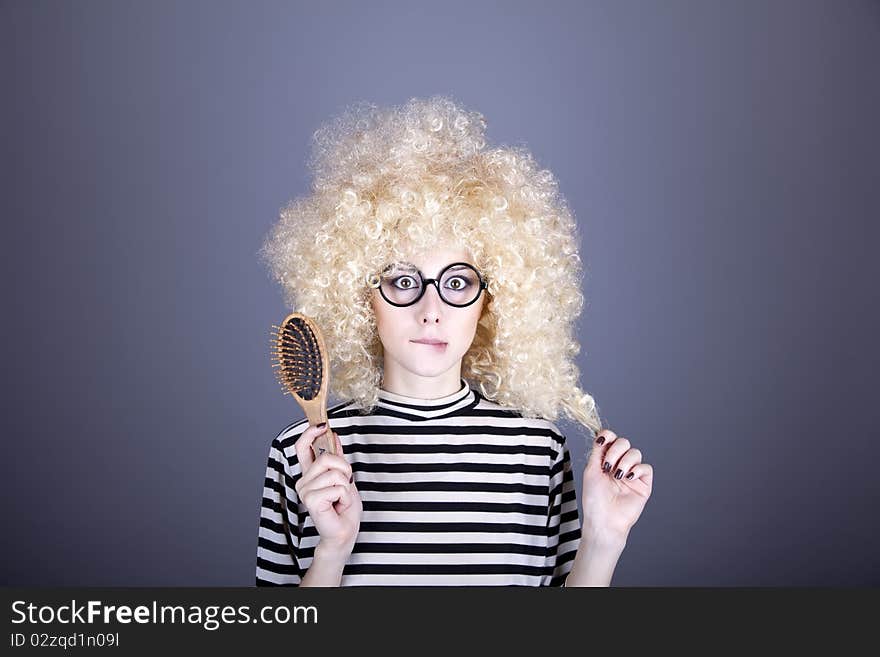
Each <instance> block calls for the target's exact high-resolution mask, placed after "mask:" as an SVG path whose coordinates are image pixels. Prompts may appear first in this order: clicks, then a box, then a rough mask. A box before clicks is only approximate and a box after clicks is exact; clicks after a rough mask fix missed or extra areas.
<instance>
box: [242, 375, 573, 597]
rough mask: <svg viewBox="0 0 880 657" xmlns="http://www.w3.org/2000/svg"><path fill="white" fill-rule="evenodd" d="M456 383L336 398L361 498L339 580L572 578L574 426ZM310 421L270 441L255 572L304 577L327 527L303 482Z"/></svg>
mask: <svg viewBox="0 0 880 657" xmlns="http://www.w3.org/2000/svg"><path fill="white" fill-rule="evenodd" d="M461 384H462V387H461V389H460V390H459V391H458V392H455V393H453V394H451V395H448V396H446V397H442V398H440V399H430V400H425V399H417V398H414V397H408V396H404V395H399V394H396V393H391V392H388V391H385V390H380V391H379V402H378V405H377V407H376V408H375V409H374V411H373V413H371V414H369V415H361V414H360V413H359V412H358V410H359V407H358V406H357V404H356V403H354V402H349V403H343V404H340V405H338V406H334V407H332V408H330V409H328V413H327V415H328V418H329V423H330V427H331V429H332V430H333V431H335V432H336V433H337V434H338V435H339V440H340V442H341V443H342V447H343V451H344V455H345V458H346V459H347V460H348V462H349V463H350V464H351V465H352V469H353V471H354V482H355V485H356V486H357V488H358V491H359V492H360V495H361V499H362V501H363V515H362V516H361V523H360V531H359V533H358V536H357V542H356V544H355V546H354V550H353V551H352V554H351V555H350V556H349V559H348V561H347V563H346V565H345V568H344V570H343V572H342V580H341V585H342V586H352V585H354V586H363V585H382V586H389V585H405V586H435V585H447V586H463V585H480V586H487V585H521V586H547V585H550V586H560V585H563V584H564V581H565V577H566V575H567V574H568V573H569V571H570V570H571V567H572V562H573V560H574V557H575V553H576V551H577V548H578V544H579V542H580V536H581V530H580V522H579V518H578V509H577V500H576V497H575V484H574V477H573V475H572V470H571V459H570V456H569V451H568V446H567V445H566V443H565V437H564V436H563V434H562V433H561V432H560V431H559V429H558V428H557V427H556V425H555V424H554V423H552V422H551V421H549V420H546V419H540V418H523V417H522V415H521V414H520V413H518V412H517V411H515V410H512V409H510V408H505V407H503V406H500V405H498V404H496V403H494V402H492V401H489V400H487V399H486V398H485V397H483V396H482V395H480V393H479V392H478V391H477V390H476V389H474V388H472V387H471V385H469V384H468V382H467V381H465V380H464V379H461ZM307 427H308V420H306V419H303V420H300V421H299V422H296V423H294V424H292V425H290V426H288V427H286V428H285V429H283V430H282V431H281V433H279V434H278V436H277V437H276V438H275V439H274V440H273V441H272V443H271V446H270V448H269V460H268V465H267V468H266V478H265V482H264V488H263V501H262V507H261V511H260V525H259V532H258V533H259V537H258V544H257V570H256V584H257V586H278V585H288V586H297V585H298V584H299V583H300V581H301V579H302V577H303V576H304V574H305V572H306V570H307V569H308V567H309V565H310V564H311V562H312V557H313V555H314V550H315V546H316V545H317V543H318V540H319V536H318V533H317V531H316V529H315V526H314V524H313V523H312V520H311V517H310V516H309V513H308V511H307V510H306V508H305V506H304V505H303V504H301V503H300V501H299V498H298V496H297V493H296V490H295V488H294V484H295V483H296V481H297V479H298V478H299V477H300V476H301V474H302V472H301V470H300V466H299V461H298V459H297V456H296V450H295V449H294V443H295V442H296V440H297V438H299V436H300V435H301V434H302V432H303V431H304V430H305V429H306V428H307Z"/></svg>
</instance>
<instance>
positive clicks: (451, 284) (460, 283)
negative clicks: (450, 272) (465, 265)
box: [446, 276, 472, 290]
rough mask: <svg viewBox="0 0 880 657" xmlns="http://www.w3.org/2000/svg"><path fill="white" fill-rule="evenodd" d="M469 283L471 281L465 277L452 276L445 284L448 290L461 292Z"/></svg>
mask: <svg viewBox="0 0 880 657" xmlns="http://www.w3.org/2000/svg"><path fill="white" fill-rule="evenodd" d="M471 283H472V281H471V280H470V279H469V278H468V277H467V276H452V277H450V278H449V280H448V281H447V282H446V286H447V287H448V288H449V289H450V290H463V289H464V288H466V287H467V286H468V285H470V284H471Z"/></svg>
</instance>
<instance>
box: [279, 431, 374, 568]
mask: <svg viewBox="0 0 880 657" xmlns="http://www.w3.org/2000/svg"><path fill="white" fill-rule="evenodd" d="M329 430H330V427H329V425H326V424H325V425H324V426H323V427H321V428H318V427H317V426H315V425H309V426H308V428H306V430H305V431H303V433H302V435H301V436H300V437H299V438H298V439H297V441H296V443H295V444H294V447H295V449H296V456H297V458H298V459H299V463H300V468H301V469H302V473H303V474H302V476H301V477H300V478H299V479H298V480H297V482H296V486H295V488H296V492H297V495H299V499H300V500H302V502H303V504H304V505H305V507H306V509H308V512H309V515H310V516H311V517H312V522H314V523H315V528H316V529H317V530H318V534H319V535H320V542H319V545H320V546H321V548H322V551H325V552H328V551H329V552H331V553H334V554H339V555H345V557H346V558H347V557H348V555H350V554H351V551H352V549H354V543H355V539H357V535H358V530H359V529H360V524H361V514H362V512H363V503H362V502H361V496H360V493H359V492H358V490H357V488H356V487H355V485H354V480H353V478H352V469H351V466H350V465H349V463H348V461H346V460H345V457H343V456H342V444H341V443H340V442H339V436H337V435H336V433H335V432H332V431H331V433H332V434H333V440H335V441H336V452H337V453H336V454H335V455H334V454H330V453H329V452H324V453H323V454H321V455H320V456H319V457H318V458H317V459H316V458H315V456H314V453H313V452H312V443H313V442H314V440H315V438H317V437H318V436H321V435H323V434H324V433H325V432H326V431H329Z"/></svg>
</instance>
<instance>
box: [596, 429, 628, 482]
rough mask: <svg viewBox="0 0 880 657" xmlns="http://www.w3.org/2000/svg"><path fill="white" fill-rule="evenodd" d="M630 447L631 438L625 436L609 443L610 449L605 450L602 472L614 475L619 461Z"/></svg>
mask: <svg viewBox="0 0 880 657" xmlns="http://www.w3.org/2000/svg"><path fill="white" fill-rule="evenodd" d="M629 448H630V442H629V440H627V439H626V438H624V437H623V436H618V437H617V438H615V439H614V441H613V442H611V444H610V445H608V449H607V450H605V458H604V459H603V460H602V472H604V473H605V474H607V475H610V476H612V477H613V476H614V472H615V470H616V468H617V462H618V461H619V460H620V457H622V456H623V455H624V454H625V453H626V450H628V449H629Z"/></svg>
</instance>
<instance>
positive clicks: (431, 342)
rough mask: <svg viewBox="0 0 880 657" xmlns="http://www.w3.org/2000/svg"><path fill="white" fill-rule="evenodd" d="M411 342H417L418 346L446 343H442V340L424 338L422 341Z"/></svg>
mask: <svg viewBox="0 0 880 657" xmlns="http://www.w3.org/2000/svg"><path fill="white" fill-rule="evenodd" d="M411 342H417V343H419V344H436V345H442V344H446V342H444V341H443V340H435V339H433V338H424V339H422V340H411Z"/></svg>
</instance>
